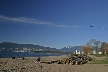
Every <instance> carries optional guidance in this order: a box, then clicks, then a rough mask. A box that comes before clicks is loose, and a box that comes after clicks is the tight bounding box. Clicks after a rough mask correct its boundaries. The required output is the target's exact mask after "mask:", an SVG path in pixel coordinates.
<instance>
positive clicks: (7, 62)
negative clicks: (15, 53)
mask: <svg viewBox="0 0 108 72" xmlns="http://www.w3.org/2000/svg"><path fill="white" fill-rule="evenodd" d="M65 57H66V56H50V57H42V58H41V62H48V61H52V60H60V59H63V58H65ZM95 59H96V57H95ZM35 60H36V57H26V58H25V60H22V59H11V58H0V72H108V64H84V65H67V64H44V63H40V64H37V63H35Z"/></svg>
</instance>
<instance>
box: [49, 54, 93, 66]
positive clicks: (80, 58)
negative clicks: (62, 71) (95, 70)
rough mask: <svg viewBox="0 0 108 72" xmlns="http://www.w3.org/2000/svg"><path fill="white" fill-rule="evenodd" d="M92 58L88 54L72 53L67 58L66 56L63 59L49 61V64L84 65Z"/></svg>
mask: <svg viewBox="0 0 108 72" xmlns="http://www.w3.org/2000/svg"><path fill="white" fill-rule="evenodd" d="M91 60H92V58H91V57H89V56H87V55H78V54H72V55H71V56H68V57H67V58H64V59H62V60H56V61H51V62H47V64H52V63H56V64H71V65H82V64H85V63H87V62H88V61H91Z"/></svg>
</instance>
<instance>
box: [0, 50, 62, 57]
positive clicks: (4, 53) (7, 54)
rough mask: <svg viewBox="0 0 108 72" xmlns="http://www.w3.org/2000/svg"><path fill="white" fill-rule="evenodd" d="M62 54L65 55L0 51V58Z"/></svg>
mask: <svg viewBox="0 0 108 72" xmlns="http://www.w3.org/2000/svg"><path fill="white" fill-rule="evenodd" d="M62 55H64V54H52V53H34V52H7V51H0V58H11V57H38V56H40V57H42V56H62Z"/></svg>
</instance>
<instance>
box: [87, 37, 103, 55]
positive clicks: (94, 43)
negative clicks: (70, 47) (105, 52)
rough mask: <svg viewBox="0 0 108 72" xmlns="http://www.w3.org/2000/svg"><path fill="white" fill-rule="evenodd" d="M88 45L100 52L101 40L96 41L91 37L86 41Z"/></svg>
mask: <svg viewBox="0 0 108 72" xmlns="http://www.w3.org/2000/svg"><path fill="white" fill-rule="evenodd" d="M86 45H87V46H90V47H91V48H92V50H95V51H96V53H98V50H99V48H100V46H101V41H96V40H95V39H91V40H90V41H88V42H87V43H86Z"/></svg>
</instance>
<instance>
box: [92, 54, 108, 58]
mask: <svg viewBox="0 0 108 72" xmlns="http://www.w3.org/2000/svg"><path fill="white" fill-rule="evenodd" d="M94 56H96V57H103V56H106V55H104V54H94Z"/></svg>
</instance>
